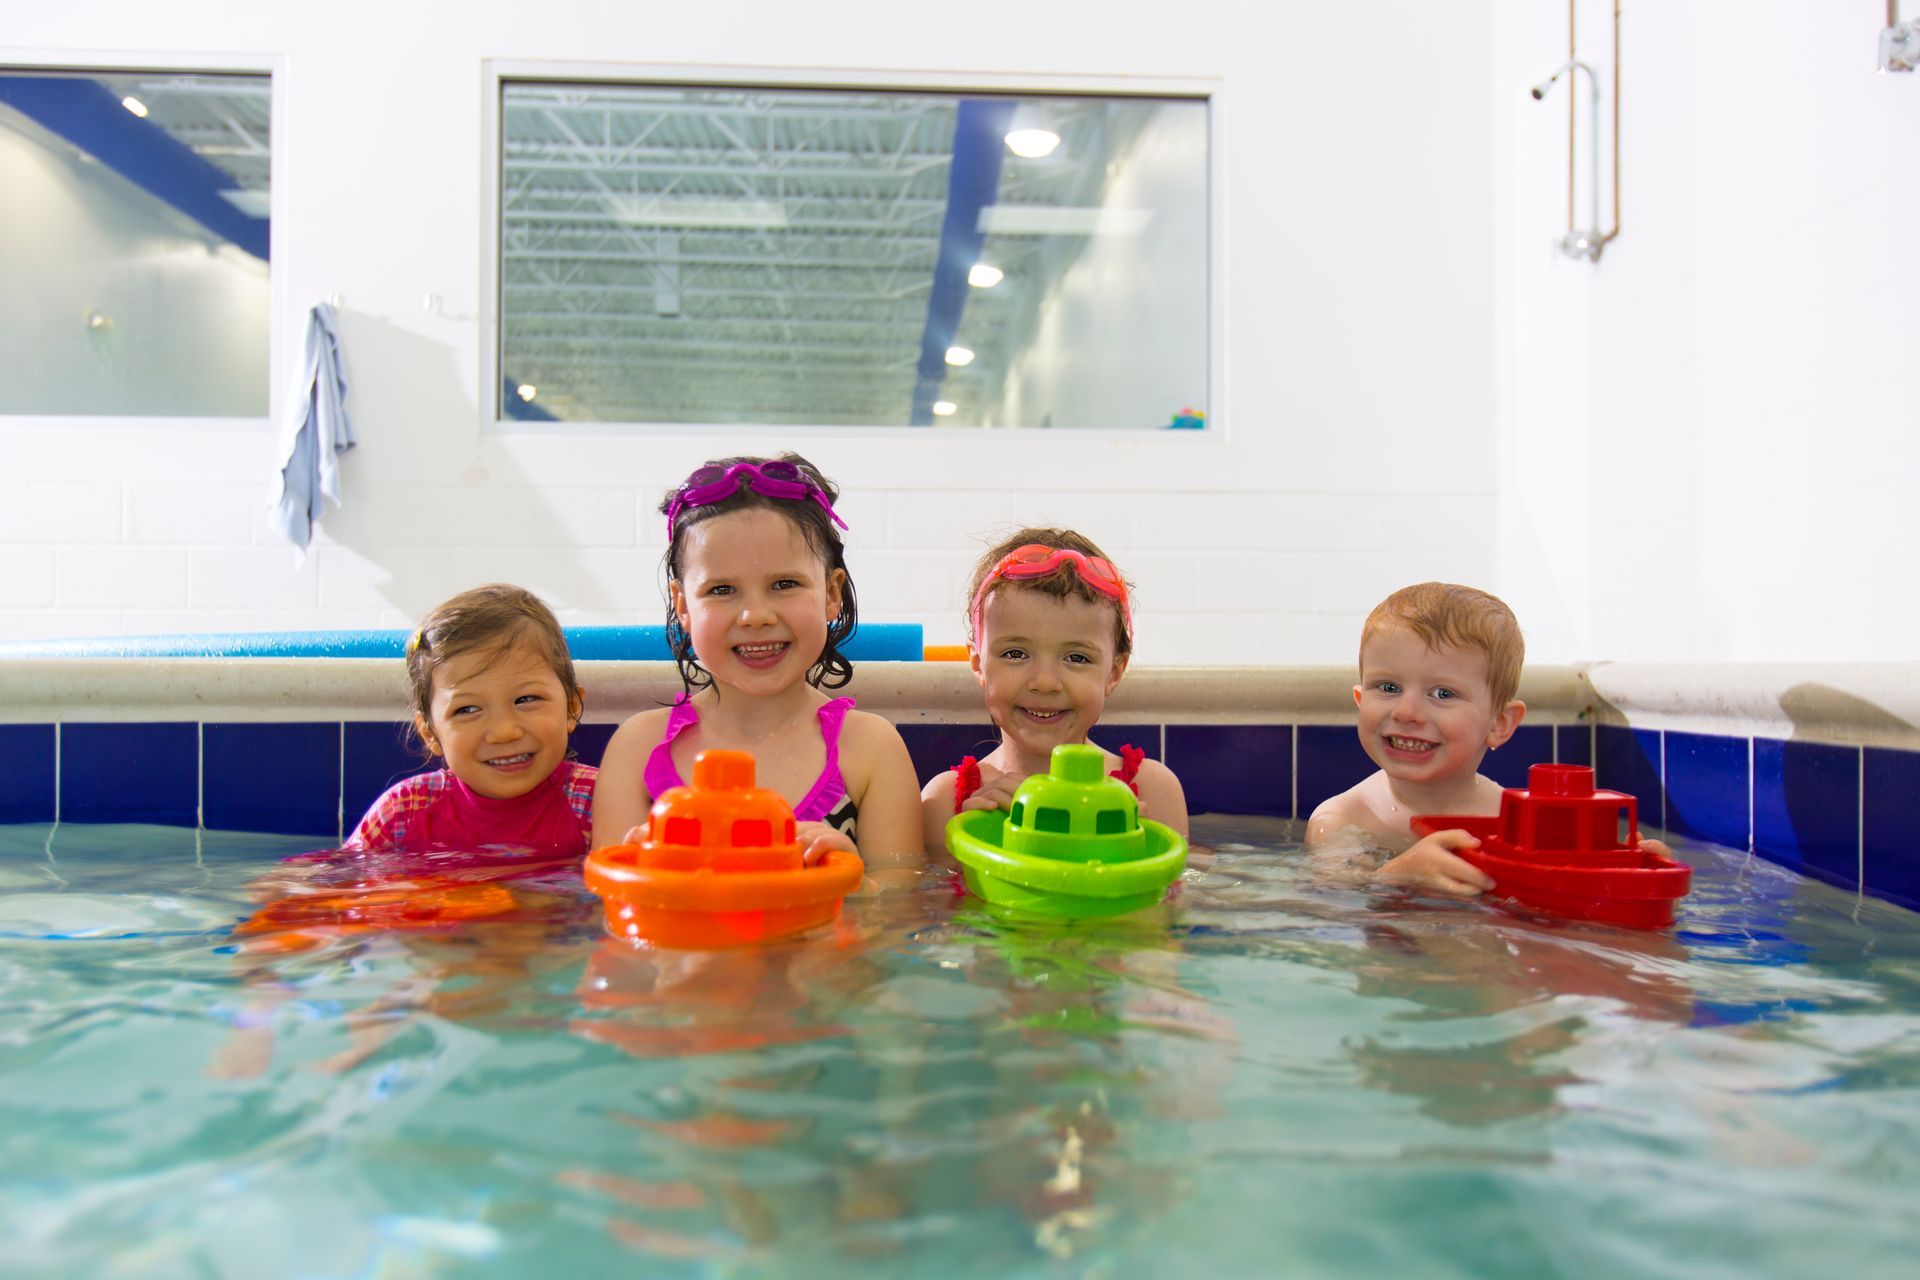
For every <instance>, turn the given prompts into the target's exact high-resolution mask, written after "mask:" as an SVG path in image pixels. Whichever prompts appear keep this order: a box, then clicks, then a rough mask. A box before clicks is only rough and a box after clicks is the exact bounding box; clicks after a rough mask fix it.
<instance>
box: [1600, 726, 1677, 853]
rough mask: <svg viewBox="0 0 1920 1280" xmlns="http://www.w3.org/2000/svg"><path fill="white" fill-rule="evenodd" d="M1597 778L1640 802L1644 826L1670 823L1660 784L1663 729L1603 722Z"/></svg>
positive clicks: (1606, 785) (1608, 786)
mask: <svg viewBox="0 0 1920 1280" xmlns="http://www.w3.org/2000/svg"><path fill="white" fill-rule="evenodd" d="M1593 736H1594V743H1593V749H1594V760H1593V781H1594V784H1595V785H1596V786H1602V787H1606V788H1609V789H1610V790H1613V791H1624V792H1626V793H1627V794H1628V795H1630V796H1632V797H1634V798H1635V799H1636V800H1638V801H1639V802H1640V809H1639V813H1640V825H1641V826H1643V827H1662V828H1664V827H1665V826H1666V825H1667V818H1666V808H1665V804H1664V800H1665V796H1664V794H1663V792H1662V789H1661V786H1660V731H1659V730H1657V729H1630V728H1627V727H1626V726H1625V725H1617V724H1603V725H1599V726H1597V727H1596V728H1595V729H1594V735H1593Z"/></svg>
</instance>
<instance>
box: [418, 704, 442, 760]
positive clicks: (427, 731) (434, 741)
mask: <svg viewBox="0 0 1920 1280" xmlns="http://www.w3.org/2000/svg"><path fill="white" fill-rule="evenodd" d="M413 731H414V732H415V733H417V734H419V735H420V741H422V742H424V743H426V744H427V750H429V751H431V752H433V754H435V755H437V756H442V755H445V754H446V753H445V752H443V751H442V750H440V740H439V739H438V738H436V737H434V736H433V726H432V725H431V724H428V723H427V718H426V717H425V716H423V715H421V714H420V713H419V712H418V711H416V712H414V713H413Z"/></svg>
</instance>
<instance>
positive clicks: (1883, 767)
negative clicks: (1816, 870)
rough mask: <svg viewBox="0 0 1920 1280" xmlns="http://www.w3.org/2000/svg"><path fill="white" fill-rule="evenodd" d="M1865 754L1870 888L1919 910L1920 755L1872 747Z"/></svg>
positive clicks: (1865, 842)
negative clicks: (1919, 805)
mask: <svg viewBox="0 0 1920 1280" xmlns="http://www.w3.org/2000/svg"><path fill="white" fill-rule="evenodd" d="M1864 754H1865V757H1866V759H1865V762H1864V763H1865V769H1866V808H1865V810H1864V812H1863V814H1862V817H1863V819H1864V821H1863V827H1864V831H1863V835H1864V840H1863V842H1862V846H1861V848H1862V854H1863V857H1864V860H1865V862H1866V890H1867V892H1868V893H1871V894H1873V895H1875V896H1876V897H1881V898H1888V899H1891V900H1892V901H1894V902H1897V903H1899V904H1900V905H1901V906H1903V907H1911V908H1913V909H1914V910H1915V911H1920V823H1916V821H1915V818H1914V809H1915V797H1917V796H1920V752H1914V751H1890V750H1887V749H1885V748H1882V747H1868V748H1867V749H1866V751H1865V753H1864Z"/></svg>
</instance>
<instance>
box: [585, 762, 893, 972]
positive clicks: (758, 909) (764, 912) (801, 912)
mask: <svg viewBox="0 0 1920 1280" xmlns="http://www.w3.org/2000/svg"><path fill="white" fill-rule="evenodd" d="M861 870H862V868H861V862H860V859H859V857H858V856H857V855H855V854H851V853H846V852H844V851H842V850H838V849H835V850H831V851H829V852H828V854H827V856H826V857H825V858H824V859H823V860H822V861H821V862H820V863H819V864H818V865H817V866H812V867H809V866H807V865H805V863H804V861H803V860H802V858H801V855H800V845H799V843H798V842H797V841H796V840H795V838H794V821H793V810H792V808H791V807H789V806H788V804H787V802H786V801H785V800H782V799H781V798H780V797H779V795H778V794H776V793H775V792H772V791H766V790H762V789H760V788H758V787H755V786H754V785H753V757H752V756H751V755H749V754H747V753H746V752H744V751H703V752H701V753H700V755H698V756H696V757H695V758H694V761H693V785H692V786H690V787H675V788H673V789H672V790H671V791H668V792H667V793H666V794H665V795H662V796H660V797H659V798H658V799H656V800H655V801H654V803H653V812H652V814H651V815H650V817H649V818H648V822H647V838H646V839H645V840H643V841H641V842H640V843H639V844H622V845H613V846H611V847H609V848H605V849H596V850H595V851H594V852H593V853H591V854H588V855H587V864H586V879H587V887H588V888H589V889H591V890H593V891H594V892H595V893H597V894H599V895H600V898H601V900H602V902H603V903H604V904H605V907H606V915H607V929H608V931H609V932H611V933H612V934H613V935H614V936H615V937H619V938H625V939H627V940H628V941H630V942H634V943H641V944H648V943H650V944H652V945H654V946H659V947H685V948H690V949H712V948H717V947H739V946H746V945H748V944H749V943H755V942H771V941H773V940H775V939H778V938H785V937H788V936H790V935H792V934H796V933H800V932H802V931H804V930H807V929H811V928H814V927H815V926H816V925H822V924H826V923H827V922H828V921H830V920H832V919H833V918H834V917H835V916H837V915H839V914H840V900H841V899H842V898H844V897H846V896H847V894H849V893H851V892H852V891H853V890H854V889H856V888H858V887H859V885H860V876H861Z"/></svg>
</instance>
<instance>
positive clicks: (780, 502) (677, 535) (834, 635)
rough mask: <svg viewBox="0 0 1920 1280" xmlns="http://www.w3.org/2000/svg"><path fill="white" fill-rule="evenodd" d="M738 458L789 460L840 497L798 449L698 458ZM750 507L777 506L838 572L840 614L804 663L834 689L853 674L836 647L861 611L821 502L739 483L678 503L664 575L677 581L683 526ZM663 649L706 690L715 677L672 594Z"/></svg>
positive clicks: (728, 461) (814, 681) (728, 463)
mask: <svg viewBox="0 0 1920 1280" xmlns="http://www.w3.org/2000/svg"><path fill="white" fill-rule="evenodd" d="M742 462H750V463H756V464H757V463H762V462H790V463H792V464H793V465H794V466H796V467H798V468H799V469H800V474H801V475H803V476H805V477H806V478H807V479H808V480H809V481H811V482H812V483H813V485H814V487H815V488H817V489H819V490H820V492H822V493H824V494H826V495H827V502H828V504H829V505H831V504H832V503H835V502H838V501H839V500H840V490H839V488H838V487H837V486H836V485H835V484H834V483H833V481H831V480H829V479H827V478H826V477H825V476H823V475H821V474H820V468H818V467H816V466H814V465H813V464H812V463H811V462H808V461H807V460H806V459H805V458H803V457H801V456H800V455H799V454H797V453H783V454H781V455H780V456H779V457H778V458H752V457H734V458H715V459H713V460H712V461H711V462H706V463H702V464H701V466H702V467H703V468H704V467H719V468H720V469H721V470H723V471H724V470H725V469H727V468H728V467H732V466H737V465H738V464H740V463H742ZM680 488H681V486H679V485H676V486H675V487H673V488H672V489H669V490H668V491H667V496H666V497H664V498H662V499H660V514H661V515H663V516H664V515H666V514H667V512H668V511H670V510H672V509H673V500H674V498H675V497H677V496H678V495H679V493H680ZM749 507H765V508H766V509H767V510H769V511H778V512H779V513H780V514H781V515H783V516H785V517H786V518H787V519H789V520H791V521H793V523H794V525H795V526H796V527H797V528H798V529H799V530H800V533H801V536H803V537H804V538H806V540H807V545H808V546H809V547H811V548H813V550H814V552H815V554H817V555H818V556H819V557H820V561H821V563H822V564H824V565H825V566H826V568H827V578H828V579H829V580H831V579H832V578H833V573H834V570H836V569H838V570H839V571H840V616H839V617H837V618H835V619H833V620H832V621H831V622H829V623H827V643H826V647H825V648H823V649H822V650H821V651H820V656H819V657H818V658H817V659H815V660H814V663H813V665H812V666H811V667H809V668H807V683H808V684H810V685H812V686H814V687H815V688H816V689H838V688H841V687H843V686H844V685H845V684H846V683H847V682H848V681H849V680H852V679H853V664H852V663H851V662H849V661H847V658H846V655H845V654H843V653H841V652H840V646H841V645H843V644H845V643H846V642H847V641H848V640H850V639H852V638H853V633H854V631H855V630H856V629H857V628H858V626H859V623H860V611H859V608H858V607H857V606H856V604H855V601H854V595H853V575H852V574H850V573H848V572H847V549H846V546H845V544H844V543H842V542H841V541H840V529H839V526H837V525H835V524H834V523H833V517H832V516H829V515H828V514H827V512H826V510H825V508H823V507H822V506H821V505H820V504H819V503H817V502H815V501H813V500H812V499H811V498H769V497H768V496H767V495H766V494H764V493H761V492H759V491H758V490H756V489H755V488H754V487H753V486H752V485H749V484H745V483H743V484H741V485H740V487H739V488H738V489H736V490H734V491H733V492H732V493H730V494H728V495H727V496H726V497H724V498H721V499H719V500H718V501H715V502H708V503H704V504H702V505H700V506H697V507H682V508H681V509H680V514H679V515H678V516H677V517H676V518H675V519H674V522H673V536H672V538H671V539H669V540H668V542H667V554H666V556H665V562H666V567H667V579H668V580H669V581H670V582H678V581H680V556H681V554H682V553H683V552H684V551H685V549H686V543H687V530H689V529H691V528H693V527H694V526H695V525H697V524H700V523H701V522H703V521H706V520H711V519H713V518H714V517H715V516H723V515H726V514H727V513H728V512H730V511H744V510H746V509H747V508H749ZM667 648H668V649H669V650H671V651H672V653H673V661H674V665H676V666H678V667H679V668H680V685H681V687H682V688H683V689H684V690H685V691H686V692H687V693H688V694H689V695H691V694H692V693H693V691H694V690H695V689H704V688H706V687H707V686H708V685H710V684H712V683H713V677H712V676H711V675H709V674H707V669H706V668H705V667H703V666H701V665H700V660H699V659H698V658H697V657H696V656H695V655H694V652H693V637H692V636H690V635H688V634H687V632H686V629H685V628H683V627H682V626H681V625H680V618H679V615H678V614H676V613H674V611H673V599H672V597H671V595H669V597H668V599H667Z"/></svg>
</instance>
